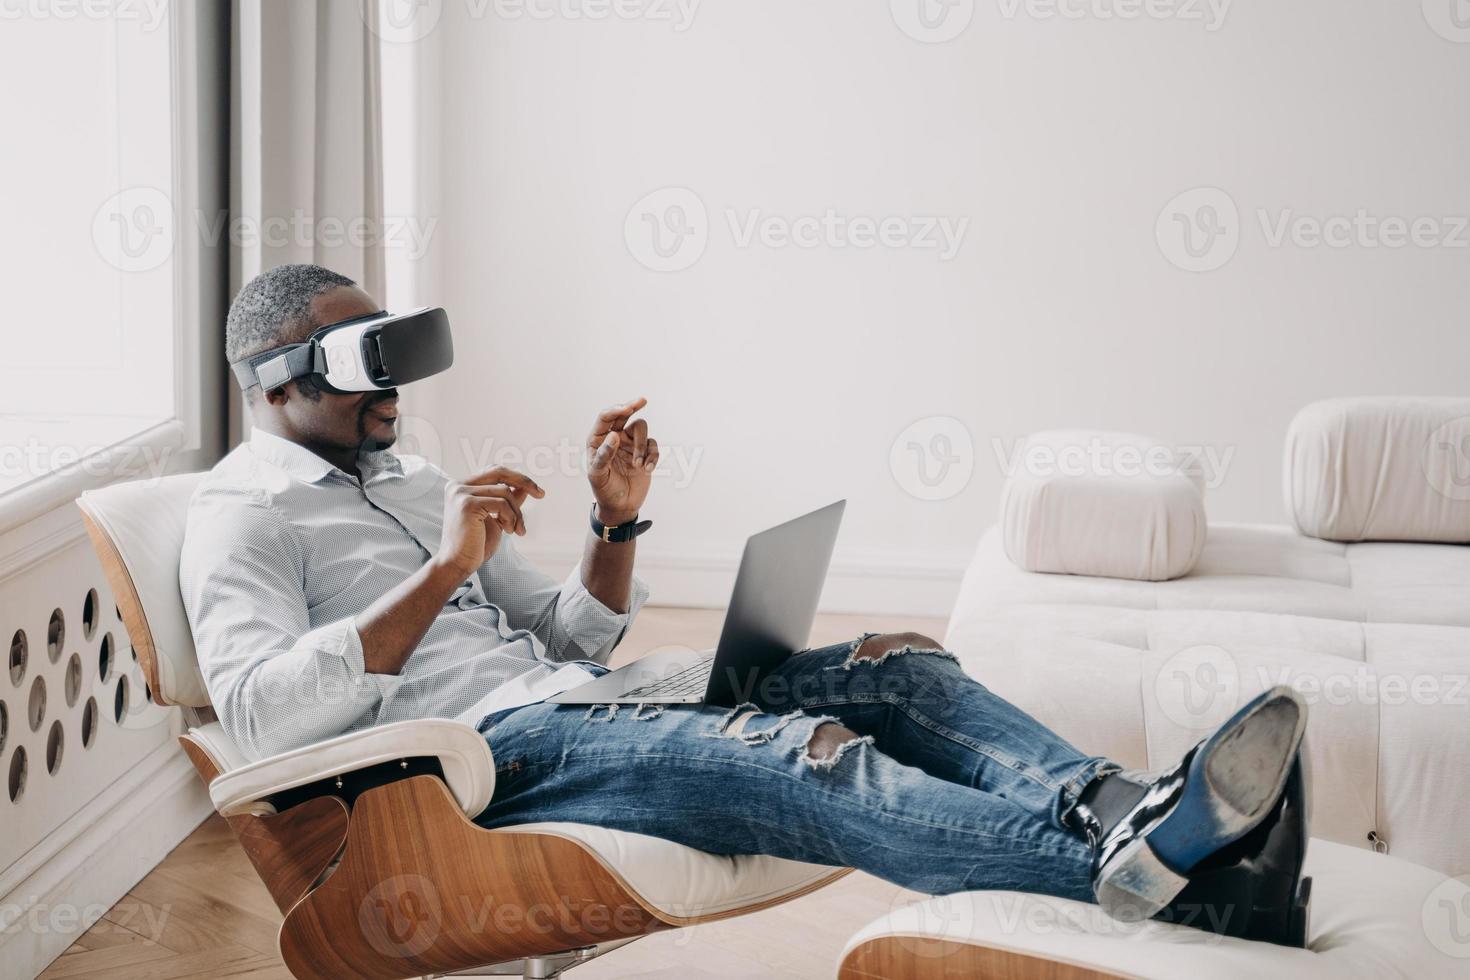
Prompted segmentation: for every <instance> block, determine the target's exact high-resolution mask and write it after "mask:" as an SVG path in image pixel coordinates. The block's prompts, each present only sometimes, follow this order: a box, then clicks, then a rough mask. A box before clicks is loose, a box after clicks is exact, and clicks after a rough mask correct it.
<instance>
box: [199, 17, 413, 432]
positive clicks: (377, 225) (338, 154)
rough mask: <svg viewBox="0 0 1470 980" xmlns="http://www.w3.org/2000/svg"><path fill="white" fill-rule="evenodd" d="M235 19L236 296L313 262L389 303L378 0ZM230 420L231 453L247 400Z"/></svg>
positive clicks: (231, 229)
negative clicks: (264, 277) (285, 269)
mask: <svg viewBox="0 0 1470 980" xmlns="http://www.w3.org/2000/svg"><path fill="white" fill-rule="evenodd" d="M233 15H234V30H233V32H232V33H233V37H234V43H233V51H232V61H233V67H232V73H231V109H232V113H231V115H232V121H231V134H230V158H231V164H230V185H231V192H230V215H229V225H228V234H229V241H230V246H231V247H230V295H231V296H232V297H233V296H234V294H235V293H236V292H237V291H238V290H239V289H240V287H241V286H242V285H244V284H245V283H246V282H248V281H249V280H250V279H251V277H253V276H255V275H256V274H258V273H260V272H262V271H264V270H265V269H268V268H271V267H273V266H277V265H282V264H284V263H288V262H313V263H316V264H318V265H324V266H327V267H328V268H331V269H334V270H335V271H337V272H340V273H342V274H343V275H346V276H350V277H351V278H353V279H355V280H356V281H357V282H358V283H360V284H361V285H362V287H363V288H364V289H366V290H367V291H368V292H369V293H371V294H372V295H374V296H377V297H380V298H382V297H384V295H385V286H386V281H385V280H386V274H385V271H384V213H383V193H384V192H383V138H382V132H383V123H382V98H381V95H382V82H381V78H382V72H381V56H382V53H381V47H380V45H381V41H380V38H379V36H378V35H377V34H376V33H375V32H374V31H372V30H370V29H369V26H368V21H369V20H370V19H372V18H375V17H376V16H378V13H377V0H362V2H358V0H234V9H233ZM222 326H223V325H221V327H222ZM230 419H231V424H230V443H231V444H232V445H233V444H234V443H235V442H236V441H237V440H238V439H239V437H240V434H241V430H242V423H241V405H240V401H239V399H238V398H235V399H232V400H231V411H230Z"/></svg>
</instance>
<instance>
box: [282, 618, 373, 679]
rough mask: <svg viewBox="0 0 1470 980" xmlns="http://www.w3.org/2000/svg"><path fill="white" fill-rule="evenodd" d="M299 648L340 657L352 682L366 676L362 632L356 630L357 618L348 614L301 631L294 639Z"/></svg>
mask: <svg viewBox="0 0 1470 980" xmlns="http://www.w3.org/2000/svg"><path fill="white" fill-rule="evenodd" d="M296 648H297V649H299V650H312V651H315V652H316V653H320V654H326V655H328V656H333V657H340V658H341V660H342V662H343V663H344V664H346V665H347V673H348V675H349V676H350V678H351V679H352V681H353V682H354V683H357V684H360V683H362V680H363V678H364V677H366V676H367V662H366V660H365V659H364V655H363V652H362V634H360V633H358V632H357V620H356V618H354V617H351V616H349V617H348V618H346V619H339V620H337V621H336V622H334V623H327V624H326V625H325V626H318V627H317V628H316V629H314V630H312V631H311V632H309V633H303V634H302V635H301V638H300V639H298V640H297V641H296Z"/></svg>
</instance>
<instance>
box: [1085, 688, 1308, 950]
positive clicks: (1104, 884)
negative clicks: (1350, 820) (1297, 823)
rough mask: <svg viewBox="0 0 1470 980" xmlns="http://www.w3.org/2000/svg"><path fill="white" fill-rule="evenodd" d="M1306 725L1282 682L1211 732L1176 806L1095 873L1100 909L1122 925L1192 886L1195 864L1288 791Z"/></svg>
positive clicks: (1300, 706)
mask: <svg viewBox="0 0 1470 980" xmlns="http://www.w3.org/2000/svg"><path fill="white" fill-rule="evenodd" d="M1306 724H1307V710H1306V703H1305V702H1304V701H1303V700H1302V698H1301V696H1300V695H1299V694H1297V693H1296V691H1294V690H1292V689H1291V688H1289V687H1284V686H1283V687H1276V688H1272V689H1271V690H1270V691H1268V692H1267V693H1266V694H1265V695H1263V696H1262V697H1261V698H1259V699H1258V703H1257V704H1255V705H1253V706H1252V707H1251V709H1250V710H1249V711H1246V712H1244V713H1242V714H1241V715H1239V716H1237V717H1236V718H1233V719H1232V720H1231V722H1230V723H1229V728H1228V730H1222V731H1221V732H1218V733H1216V735H1215V736H1214V737H1213V738H1211V739H1210V740H1209V741H1208V742H1207V743H1206V744H1205V746H1204V747H1203V748H1202V749H1201V753H1202V758H1196V759H1195V760H1194V761H1193V763H1191V765H1190V771H1189V775H1188V777H1187V781H1186V783H1185V788H1184V796H1183V798H1182V799H1180V801H1179V803H1178V804H1177V805H1176V806H1175V807H1174V808H1173V809H1172V810H1170V811H1169V812H1168V813H1167V814H1165V815H1164V816H1163V817H1161V818H1159V820H1158V821H1157V822H1156V823H1155V824H1154V825H1153V826H1152V827H1150V828H1148V829H1147V830H1146V831H1144V832H1143V833H1142V834H1140V835H1139V836H1138V837H1137V838H1135V839H1134V840H1132V841H1130V842H1129V843H1128V844H1126V845H1125V846H1124V847H1123V849H1122V850H1121V851H1120V852H1119V853H1118V854H1117V855H1116V857H1114V859H1113V860H1112V861H1111V862H1109V867H1108V868H1107V869H1106V870H1105V871H1104V872H1103V874H1102V875H1101V876H1100V877H1099V879H1098V882H1097V886H1096V893H1097V901H1098V904H1099V905H1101V906H1102V907H1103V910H1104V911H1105V912H1107V913H1108V915H1110V916H1112V917H1113V918H1115V919H1121V920H1123V921H1126V922H1135V921H1141V920H1143V919H1149V918H1152V917H1153V916H1155V915H1157V914H1158V912H1159V911H1160V910H1161V909H1163V907H1164V906H1166V905H1168V904H1169V903H1170V902H1171V901H1173V900H1174V897H1175V896H1176V895H1178V894H1179V893H1180V892H1181V891H1183V890H1184V886H1185V885H1187V884H1189V878H1188V873H1189V871H1190V870H1191V869H1192V868H1194V867H1195V866H1196V865H1198V864H1199V863H1200V862H1201V861H1203V860H1204V859H1205V858H1208V857H1209V856H1210V855H1212V854H1214V853H1215V852H1216V851H1218V850H1220V849H1221V848H1223V847H1227V846H1229V845H1230V844H1233V843H1234V842H1235V841H1237V840H1239V839H1240V838H1241V837H1244V836H1245V835H1246V834H1248V833H1250V832H1251V831H1252V830H1254V829H1255V828H1256V827H1257V826H1258V825H1259V824H1260V822H1261V821H1262V820H1264V819H1265V818H1266V816H1267V815H1268V814H1269V813H1270V812H1271V810H1272V808H1274V807H1275V805H1276V803H1277V802H1278V801H1279V800H1280V799H1281V794H1282V793H1283V792H1285V789H1286V780H1287V777H1288V776H1289V775H1290V773H1291V761H1292V760H1293V759H1294V758H1295V757H1296V753H1297V749H1298V748H1300V746H1301V741H1302V735H1303V733H1304V732H1305V730H1306ZM1267 773H1270V774H1271V775H1272V777H1273V778H1270V779H1265V778H1262V777H1263V776H1264V775H1265V774H1267ZM1176 868H1182V869H1183V870H1182V871H1176V870H1174V869H1176Z"/></svg>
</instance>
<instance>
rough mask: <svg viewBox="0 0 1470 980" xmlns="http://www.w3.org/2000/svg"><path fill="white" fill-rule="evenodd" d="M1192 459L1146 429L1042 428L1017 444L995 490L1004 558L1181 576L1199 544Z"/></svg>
mask: <svg viewBox="0 0 1470 980" xmlns="http://www.w3.org/2000/svg"><path fill="white" fill-rule="evenodd" d="M1192 464H1193V461H1192V460H1190V459H1187V458H1181V457H1180V456H1179V455H1178V454H1176V453H1175V452H1174V450H1172V449H1170V448H1169V447H1168V446H1165V445H1163V444H1161V443H1159V442H1157V441H1155V440H1152V439H1149V438H1146V437H1144V436H1138V435H1131V434H1129V433H1120V432H1091V431H1084V430H1060V429H1059V430H1051V431H1047V432H1038V433H1036V434H1035V435H1032V436H1030V437H1028V438H1027V439H1026V442H1025V444H1024V445H1023V446H1022V447H1020V449H1019V450H1018V455H1017V458H1016V459H1015V460H1013V461H1012V462H1011V472H1010V473H1009V475H1008V476H1007V479H1006V483H1005V487H1004V489H1003V491H1002V494H1001V517H1000V522H1001V527H1002V528H1003V530H1004V540H1005V552H1006V555H1007V557H1009V558H1010V560H1011V561H1013V562H1015V564H1016V565H1017V566H1018V567H1020V568H1023V569H1025V570H1026V571H1030V572H1064V573H1069V574H1073V575H1103V576H1107V577H1109V578H1123V579H1143V580H1146V581H1160V580H1163V579H1171V578H1178V577H1179V576H1181V575H1184V574H1186V573H1188V572H1189V570H1190V569H1191V568H1193V567H1194V563H1195V562H1196V561H1197V560H1198V559H1199V555H1200V551H1201V549H1202V548H1203V547H1204V543H1205V532H1206V522H1205V506H1204V497H1203V488H1202V484H1201V480H1200V477H1199V474H1198V471H1197V468H1196V467H1195V466H1194V465H1192Z"/></svg>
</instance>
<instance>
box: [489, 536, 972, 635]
mask: <svg viewBox="0 0 1470 980" xmlns="http://www.w3.org/2000/svg"><path fill="white" fill-rule="evenodd" d="M516 547H517V548H518V549H519V550H520V551H521V553H522V554H524V555H525V556H526V557H527V558H529V559H530V560H531V561H532V562H534V563H535V564H536V565H538V566H540V567H541V568H543V569H545V570H547V571H548V572H556V571H558V570H562V571H564V570H566V569H569V568H571V567H572V565H574V564H575V563H576V562H577V561H579V560H580V558H581V556H582V545H581V543H580V542H576V543H573V542H571V541H564V542H556V543H548V544H530V543H523V542H517V543H516ZM968 561H969V555H968V554H958V555H914V554H912V553H910V552H895V551H883V550H879V549H865V550H858V549H848V550H839V551H838V552H837V554H835V555H834V556H833V558H832V568H831V570H830V571H829V572H828V574H827V585H826V587H825V588H824V589H823V591H822V606H821V609H822V612H829V613H872V614H874V615H907V616H930V617H940V618H943V617H947V616H948V615H949V612H950V609H951V608H952V607H953V606H954V600H955V596H956V595H958V594H959V588H960V578H961V576H962V575H963V574H964V570H965V566H966V564H967V563H968ZM739 564H740V560H739V549H735V550H734V551H733V553H732V552H727V551H724V550H719V551H717V550H715V549H713V548H710V549H704V550H697V551H696V550H691V551H684V552H666V551H654V550H652V549H645V550H643V551H640V552H639V554H638V562H637V573H638V577H639V578H641V579H643V581H645V582H647V583H648V587H649V591H650V593H651V595H650V596H649V600H648V601H649V602H650V603H656V604H657V605H660V606H694V607H702V608H723V607H724V606H725V605H726V604H728V603H729V601H730V590H731V588H732V587H733V585H734V583H735V572H736V570H737V569H738V568H739Z"/></svg>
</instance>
